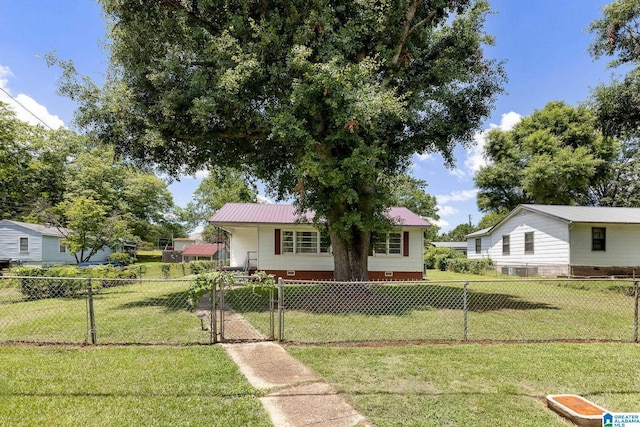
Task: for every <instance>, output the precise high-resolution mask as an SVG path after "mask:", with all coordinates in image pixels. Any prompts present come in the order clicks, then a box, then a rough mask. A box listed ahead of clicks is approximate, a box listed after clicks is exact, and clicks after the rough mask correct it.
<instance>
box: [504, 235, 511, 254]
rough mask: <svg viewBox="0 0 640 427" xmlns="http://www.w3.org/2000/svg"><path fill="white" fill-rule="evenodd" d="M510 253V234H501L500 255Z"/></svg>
mask: <svg viewBox="0 0 640 427" xmlns="http://www.w3.org/2000/svg"><path fill="white" fill-rule="evenodd" d="M510 253H511V239H510V236H502V255H509V254H510Z"/></svg>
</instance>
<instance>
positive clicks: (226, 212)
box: [209, 203, 430, 228]
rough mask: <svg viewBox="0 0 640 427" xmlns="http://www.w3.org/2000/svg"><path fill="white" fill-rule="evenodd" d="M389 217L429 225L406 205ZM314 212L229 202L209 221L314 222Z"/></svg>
mask: <svg viewBox="0 0 640 427" xmlns="http://www.w3.org/2000/svg"><path fill="white" fill-rule="evenodd" d="M388 216H389V218H391V219H393V220H394V222H395V224H396V225H402V226H405V227H422V228H425V227H429V226H430V224H429V223H428V222H427V221H425V220H424V219H422V218H421V217H420V216H419V215H416V214H415V213H413V212H411V211H410V210H409V209H407V208H404V207H394V208H390V209H389V214H388ZM313 217H314V213H313V212H310V211H308V212H307V213H306V214H305V216H304V217H302V218H300V216H298V215H297V214H296V209H295V207H294V206H293V205H267V204H256V203H227V204H225V205H224V206H223V207H222V208H220V210H218V212H216V213H215V214H214V215H213V216H212V217H211V219H210V220H209V222H211V223H213V224H216V223H217V224H221V223H224V224H295V223H300V222H303V223H304V222H312V221H313Z"/></svg>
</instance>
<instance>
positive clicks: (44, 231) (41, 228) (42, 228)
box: [0, 219, 66, 237]
mask: <svg viewBox="0 0 640 427" xmlns="http://www.w3.org/2000/svg"><path fill="white" fill-rule="evenodd" d="M9 224H11V225H13V226H17V227H22V228H26V229H28V230H31V231H35V232H36V233H39V234H41V235H43V236H53V237H64V235H63V234H62V233H61V232H60V230H58V229H57V228H56V227H52V226H49V225H42V224H31V223H29V222H20V221H12V220H9V219H3V220H0V226H2V225H9ZM63 230H66V229H63Z"/></svg>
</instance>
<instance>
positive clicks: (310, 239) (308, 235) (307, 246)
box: [296, 231, 318, 254]
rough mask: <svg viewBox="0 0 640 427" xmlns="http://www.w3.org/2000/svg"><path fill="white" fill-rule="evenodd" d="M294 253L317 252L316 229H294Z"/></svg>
mask: <svg viewBox="0 0 640 427" xmlns="http://www.w3.org/2000/svg"><path fill="white" fill-rule="evenodd" d="M296 253H299V254H316V253H318V233H317V232H316V231H296Z"/></svg>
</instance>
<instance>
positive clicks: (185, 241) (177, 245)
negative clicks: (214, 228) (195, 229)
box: [173, 233, 203, 251]
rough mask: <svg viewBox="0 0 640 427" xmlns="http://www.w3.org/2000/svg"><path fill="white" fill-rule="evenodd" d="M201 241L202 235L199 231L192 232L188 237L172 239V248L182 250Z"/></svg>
mask: <svg viewBox="0 0 640 427" xmlns="http://www.w3.org/2000/svg"><path fill="white" fill-rule="evenodd" d="M202 242H203V241H202V235H201V234H200V233H195V234H192V235H190V236H189V237H177V238H175V239H173V250H174V251H184V250H185V249H186V248H188V247H189V246H191V245H195V244H199V243H202Z"/></svg>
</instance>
